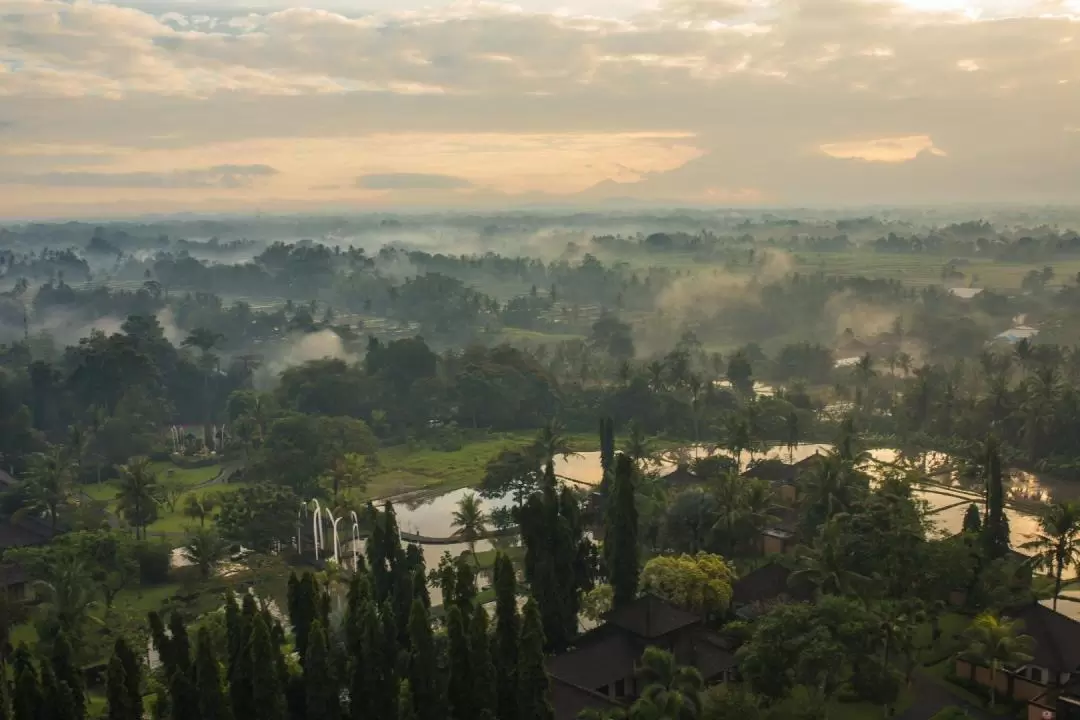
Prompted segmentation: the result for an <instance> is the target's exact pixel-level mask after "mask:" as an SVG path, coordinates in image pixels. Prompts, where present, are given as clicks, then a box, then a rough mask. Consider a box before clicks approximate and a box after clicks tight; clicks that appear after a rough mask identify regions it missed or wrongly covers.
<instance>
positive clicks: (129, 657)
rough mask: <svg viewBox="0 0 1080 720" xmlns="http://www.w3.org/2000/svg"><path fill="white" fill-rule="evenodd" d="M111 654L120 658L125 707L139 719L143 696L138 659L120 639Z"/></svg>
mask: <svg viewBox="0 0 1080 720" xmlns="http://www.w3.org/2000/svg"><path fill="white" fill-rule="evenodd" d="M113 654H114V655H116V657H118V658H120V664H121V667H122V668H123V670H124V675H123V677H124V683H125V684H126V686H127V694H128V699H127V707H129V708H131V711H132V712H133V713H134V717H135V718H141V717H142V714H143V694H142V668H141V667H140V665H139V658H138V657H137V656H136V655H135V653H134V652H133V651H132V649H131V646H130V645H128V644H127V642H125V641H124V638H122V637H121V638H117V639H116V643H115V644H114V645H113Z"/></svg>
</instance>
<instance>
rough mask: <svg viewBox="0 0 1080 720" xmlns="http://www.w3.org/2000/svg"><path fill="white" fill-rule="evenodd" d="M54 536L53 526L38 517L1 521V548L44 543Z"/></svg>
mask: <svg viewBox="0 0 1080 720" xmlns="http://www.w3.org/2000/svg"><path fill="white" fill-rule="evenodd" d="M52 536H53V532H52V530H51V528H50V527H49V526H48V525H46V524H45V523H43V522H41V521H40V520H37V519H36V518H24V519H22V520H19V521H18V522H16V521H14V520H11V519H8V520H2V521H0V549H4V548H13V547H27V546H28V545H44V544H45V543H47V542H49V540H50V539H52Z"/></svg>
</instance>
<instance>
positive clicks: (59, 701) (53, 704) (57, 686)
mask: <svg viewBox="0 0 1080 720" xmlns="http://www.w3.org/2000/svg"><path fill="white" fill-rule="evenodd" d="M41 696H42V697H41V700H42V703H41V708H40V712H39V715H38V717H40V718H43V720H77V719H76V714H75V713H76V711H75V696H74V695H73V693H72V692H71V688H70V687H68V684H67V683H65V682H60V680H59V679H57V677H56V673H55V672H54V671H53V666H52V663H51V662H49V661H48V660H45V661H43V662H42V663H41Z"/></svg>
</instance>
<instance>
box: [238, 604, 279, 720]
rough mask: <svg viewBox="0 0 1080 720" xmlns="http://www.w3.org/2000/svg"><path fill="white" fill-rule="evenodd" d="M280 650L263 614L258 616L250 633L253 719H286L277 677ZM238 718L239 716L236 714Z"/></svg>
mask: <svg viewBox="0 0 1080 720" xmlns="http://www.w3.org/2000/svg"><path fill="white" fill-rule="evenodd" d="M279 655H280V654H279V650H278V649H277V647H276V646H275V643H274V640H273V638H272V637H271V635H270V628H269V627H267V625H266V621H265V620H263V617H262V615H261V614H259V615H256V616H255V619H254V621H253V624H252V632H251V656H252V665H251V667H252V671H253V675H252V683H251V685H252V688H253V690H254V692H253V702H252V710H253V711H254V715H252V716H251V717H255V718H259V720H285V718H286V717H287V715H286V706H285V693H284V691H283V689H282V686H281V678H280V677H279V675H278V666H279V664H280V656H279ZM237 717H240V716H239V715H237Z"/></svg>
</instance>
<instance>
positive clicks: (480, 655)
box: [469, 604, 495, 719]
mask: <svg viewBox="0 0 1080 720" xmlns="http://www.w3.org/2000/svg"><path fill="white" fill-rule="evenodd" d="M469 667H470V669H471V670H472V676H473V688H472V703H473V708H474V710H475V711H476V713H477V717H478V718H483V717H484V716H485V715H490V716H491V718H492V719H493V718H494V717H495V715H494V713H495V667H494V666H493V665H492V663H491V637H490V636H489V635H488V616H487V611H486V610H484V606H483V605H480V604H477V605H476V607H475V608H474V610H473V616H472V622H471V623H470V625H469Z"/></svg>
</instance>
